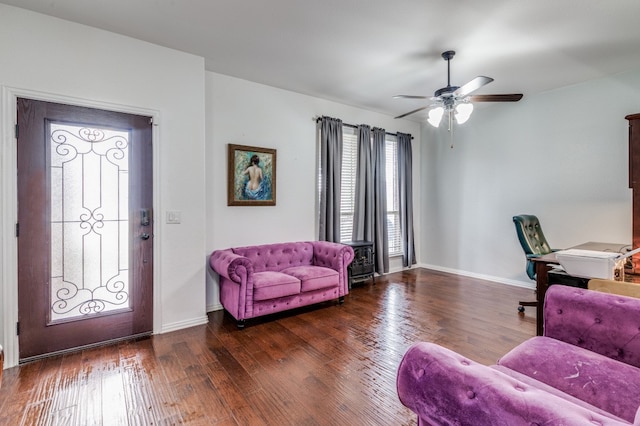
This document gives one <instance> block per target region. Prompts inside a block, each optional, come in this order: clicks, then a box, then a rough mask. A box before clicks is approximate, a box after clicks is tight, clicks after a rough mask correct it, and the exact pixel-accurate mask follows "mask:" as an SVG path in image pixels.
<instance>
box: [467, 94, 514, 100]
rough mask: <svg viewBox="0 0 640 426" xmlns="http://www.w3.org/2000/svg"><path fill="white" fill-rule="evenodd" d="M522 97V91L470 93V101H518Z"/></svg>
mask: <svg viewBox="0 0 640 426" xmlns="http://www.w3.org/2000/svg"><path fill="white" fill-rule="evenodd" d="M520 99H522V93H510V94H504V95H471V96H469V100H470V101H471V102H518V101H519V100H520Z"/></svg>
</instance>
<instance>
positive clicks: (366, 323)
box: [0, 269, 535, 426]
mask: <svg viewBox="0 0 640 426" xmlns="http://www.w3.org/2000/svg"><path fill="white" fill-rule="evenodd" d="M532 293H533V291H532V290H527V289H523V288H517V287H511V286H507V285H503V284H496V283H491V282H488V281H482V280H476V279H472V278H467V277H461V276H457V275H451V274H446V273H442V272H437V271H431V270H426V269H412V270H410V271H406V272H399V273H394V274H389V275H386V276H384V277H378V278H376V283H375V284H370V283H365V284H363V285H362V286H358V287H355V288H353V289H352V291H351V293H350V294H349V295H348V296H347V297H346V300H345V303H344V304H343V305H338V304H337V303H336V302H327V303H324V304H321V305H319V306H316V307H313V308H306V309H301V310H297V311H294V312H290V313H285V314H279V315H275V316H271V317H268V318H264V319H257V320H253V321H249V322H248V325H247V328H246V329H244V330H238V329H237V328H236V326H235V322H234V321H233V319H232V318H231V317H230V316H229V315H228V314H225V313H223V312H222V311H217V312H212V313H210V314H209V323H208V325H203V326H199V327H192V328H189V329H186V330H180V331H176V332H172V333H166V334H162V335H157V336H153V337H151V338H147V339H142V340H138V341H135V342H127V343H120V344H117V345H111V346H104V347H101V348H96V349H91V350H85V351H82V352H78V353H73V354H67V355H64V356H57V357H52V358H48V359H45V360H41V361H37V362H33V363H29V364H25V365H22V366H19V367H14V368H11V369H7V370H5V372H4V377H3V382H2V387H1V388H0V424H2V425H12V426H13V425H83V426H84V425H152V424H153V425H155V424H160V425H169V424H189V425H278V426H281V425H385V426H386V425H415V424H416V418H415V416H414V415H413V413H412V412H411V411H409V410H408V409H407V408H405V407H404V406H403V405H402V404H401V403H400V402H399V400H398V397H397V394H396V385H395V380H396V371H397V368H398V364H399V363H400V360H401V358H402V356H403V354H404V352H405V350H406V349H407V348H408V347H409V345H411V344H412V343H414V342H417V341H432V342H436V343H439V344H441V345H443V346H446V347H448V348H451V349H453V350H456V351H458V352H460V353H462V354H463V355H465V356H467V357H469V358H471V359H473V360H475V361H478V362H480V363H483V364H492V363H494V362H495V361H496V359H497V358H499V357H500V356H501V355H502V354H504V353H506V352H507V351H508V350H510V349H511V348H513V347H514V346H516V345H517V344H519V343H520V342H522V341H524V340H525V339H527V338H529V337H531V336H533V335H534V334H535V309H532V308H528V309H527V312H526V314H525V315H524V316H522V315H519V314H518V313H517V306H518V300H521V299H527V298H531V297H532V296H533V294H532Z"/></svg>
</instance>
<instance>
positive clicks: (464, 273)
mask: <svg viewBox="0 0 640 426" xmlns="http://www.w3.org/2000/svg"><path fill="white" fill-rule="evenodd" d="M417 266H418V267H420V268H426V269H433V270H436V271H441V272H448V273H450V274H457V275H462V276H465V277H471V278H477V279H479V280H486V281H493V282H497V283H501V284H507V285H512V286H514V287H523V288H529V289H533V290H535V288H536V284H535V283H534V282H533V281H519V280H511V279H508V278H502V277H496V276H493V275H485V274H478V273H476V272H469V271H462V270H460V269H453V268H445V267H442V266H437V265H428V264H419V265H417Z"/></svg>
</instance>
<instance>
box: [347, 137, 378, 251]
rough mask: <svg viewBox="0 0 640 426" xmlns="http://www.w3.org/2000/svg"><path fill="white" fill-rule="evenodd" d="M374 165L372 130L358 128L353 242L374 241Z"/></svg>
mask: <svg viewBox="0 0 640 426" xmlns="http://www.w3.org/2000/svg"><path fill="white" fill-rule="evenodd" d="M373 226H374V210H373V163H372V152H371V128H370V127H369V126H367V125H365V124H363V125H360V126H358V166H357V167H356V188H355V206H354V212H353V233H352V239H353V241H362V240H364V241H374V232H373V229H374V227H373Z"/></svg>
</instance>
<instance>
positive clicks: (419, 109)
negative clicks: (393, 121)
mask: <svg viewBox="0 0 640 426" xmlns="http://www.w3.org/2000/svg"><path fill="white" fill-rule="evenodd" d="M427 108H429V107H428V106H425V107H420V108H418V109H414V110H413V111H409V112H406V113H404V114H402V115H399V116H397V117H394V118H403V117H406V116H407V115H411V114H414V113H416V112H418V111H422V110H423V109H427Z"/></svg>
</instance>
